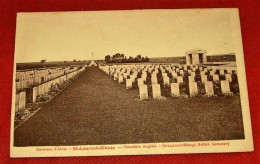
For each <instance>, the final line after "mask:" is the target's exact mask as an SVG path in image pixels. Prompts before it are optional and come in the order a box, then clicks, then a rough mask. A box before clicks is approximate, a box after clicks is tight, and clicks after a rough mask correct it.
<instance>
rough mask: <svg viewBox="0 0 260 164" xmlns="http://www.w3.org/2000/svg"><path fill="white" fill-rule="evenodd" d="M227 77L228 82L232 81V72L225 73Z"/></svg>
mask: <svg viewBox="0 0 260 164" xmlns="http://www.w3.org/2000/svg"><path fill="white" fill-rule="evenodd" d="M225 79H226V80H227V81H228V82H232V77H231V74H225Z"/></svg>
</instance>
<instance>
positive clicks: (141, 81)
mask: <svg viewBox="0 0 260 164" xmlns="http://www.w3.org/2000/svg"><path fill="white" fill-rule="evenodd" d="M137 84H138V87H140V86H141V85H143V84H144V80H143V78H138V80H137Z"/></svg>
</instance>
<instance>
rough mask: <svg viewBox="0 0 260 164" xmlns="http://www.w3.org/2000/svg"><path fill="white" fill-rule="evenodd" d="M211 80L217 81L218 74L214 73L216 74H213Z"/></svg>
mask: <svg viewBox="0 0 260 164" xmlns="http://www.w3.org/2000/svg"><path fill="white" fill-rule="evenodd" d="M213 81H215V82H216V81H219V76H218V74H216V75H213Z"/></svg>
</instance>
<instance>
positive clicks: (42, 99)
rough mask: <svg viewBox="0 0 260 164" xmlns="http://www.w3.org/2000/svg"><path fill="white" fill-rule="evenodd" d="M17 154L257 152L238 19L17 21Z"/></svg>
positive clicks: (95, 14) (213, 15) (211, 12)
mask: <svg viewBox="0 0 260 164" xmlns="http://www.w3.org/2000/svg"><path fill="white" fill-rule="evenodd" d="M10 147H11V148H10V153H11V157H14V158H15V157H52V156H53V157H54V156H55V157H59V156H104V155H145V154H147V155H148V154H184V153H214V152H215V153H219V152H249V151H253V140H252V130H251V120H250V111H249V104H248V93H247V83H246V74H245V64H244V55H243V45H242V38H241V29H240V21H239V11H238V9H232V8H231V9H178V10H172V9H167V10H166V9H164V10H121V11H74V12H21V13H17V20H16V38H15V60H14V75H13V99H12V116H11V143H10Z"/></svg>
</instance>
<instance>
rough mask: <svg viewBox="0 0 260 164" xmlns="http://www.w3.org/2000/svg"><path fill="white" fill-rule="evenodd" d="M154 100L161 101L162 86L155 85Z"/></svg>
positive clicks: (153, 87) (153, 86)
mask: <svg viewBox="0 0 260 164" xmlns="http://www.w3.org/2000/svg"><path fill="white" fill-rule="evenodd" d="M152 89H153V98H154V99H160V98H161V87H160V84H153V85H152Z"/></svg>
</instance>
